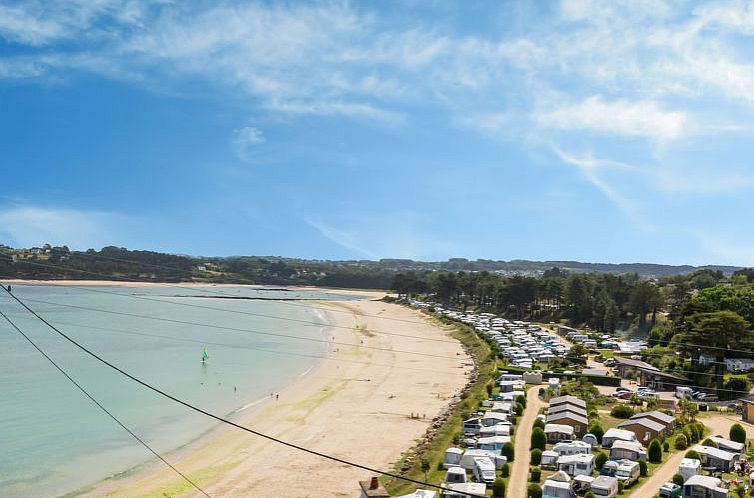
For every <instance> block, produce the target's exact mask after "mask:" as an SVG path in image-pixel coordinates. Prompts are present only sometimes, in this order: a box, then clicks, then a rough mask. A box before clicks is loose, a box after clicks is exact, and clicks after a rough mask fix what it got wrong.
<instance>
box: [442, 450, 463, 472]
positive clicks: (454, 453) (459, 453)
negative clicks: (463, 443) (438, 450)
mask: <svg viewBox="0 0 754 498" xmlns="http://www.w3.org/2000/svg"><path fill="white" fill-rule="evenodd" d="M461 457H463V450H462V449H460V448H448V449H447V450H445V459H444V460H443V462H442V466H443V468H445V469H449V468H451V467H459V466H460V465H461Z"/></svg>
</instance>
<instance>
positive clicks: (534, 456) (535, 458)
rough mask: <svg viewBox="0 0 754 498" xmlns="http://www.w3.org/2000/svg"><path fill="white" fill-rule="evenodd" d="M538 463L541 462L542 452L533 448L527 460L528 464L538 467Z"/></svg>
mask: <svg viewBox="0 0 754 498" xmlns="http://www.w3.org/2000/svg"><path fill="white" fill-rule="evenodd" d="M540 462H542V450H540V449H539V448H534V449H533V450H531V458H530V459H529V463H530V464H531V465H539V464H540Z"/></svg>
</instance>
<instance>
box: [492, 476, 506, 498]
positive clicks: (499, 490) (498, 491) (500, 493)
mask: <svg viewBox="0 0 754 498" xmlns="http://www.w3.org/2000/svg"><path fill="white" fill-rule="evenodd" d="M492 496H494V497H495V498H503V497H504V496H505V481H503V479H502V478H501V477H498V478H497V479H495V482H494V483H492Z"/></svg>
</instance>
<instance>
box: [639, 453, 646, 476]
mask: <svg viewBox="0 0 754 498" xmlns="http://www.w3.org/2000/svg"><path fill="white" fill-rule="evenodd" d="M639 475H640V476H642V477H647V461H646V460H644V459H643V458H640V459H639Z"/></svg>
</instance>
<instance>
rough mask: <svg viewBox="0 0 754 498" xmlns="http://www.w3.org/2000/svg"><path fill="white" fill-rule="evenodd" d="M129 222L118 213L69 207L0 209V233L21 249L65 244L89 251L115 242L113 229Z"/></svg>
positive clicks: (15, 207)
mask: <svg viewBox="0 0 754 498" xmlns="http://www.w3.org/2000/svg"><path fill="white" fill-rule="evenodd" d="M127 222H129V218H128V217H127V216H124V215H122V214H116V213H109V212H103V211H85V210H77V209H70V208H51V207H37V206H13V207H9V208H6V209H3V210H0V234H2V236H3V238H5V239H6V241H7V242H8V243H9V244H12V245H17V246H21V247H30V246H34V245H41V244H45V243H49V244H53V245H54V244H57V245H62V244H68V245H73V248H76V249H89V248H93V247H101V246H103V245H107V244H110V243H113V242H114V241H116V240H118V239H119V234H118V233H117V232H116V231H115V230H114V229H115V227H118V226H122V225H123V224H124V223H127Z"/></svg>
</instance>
